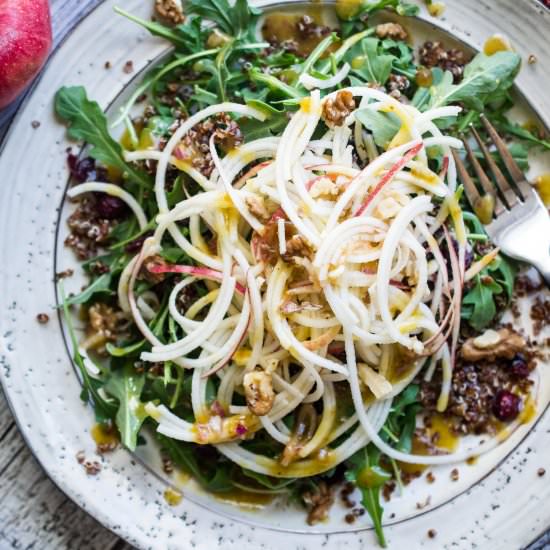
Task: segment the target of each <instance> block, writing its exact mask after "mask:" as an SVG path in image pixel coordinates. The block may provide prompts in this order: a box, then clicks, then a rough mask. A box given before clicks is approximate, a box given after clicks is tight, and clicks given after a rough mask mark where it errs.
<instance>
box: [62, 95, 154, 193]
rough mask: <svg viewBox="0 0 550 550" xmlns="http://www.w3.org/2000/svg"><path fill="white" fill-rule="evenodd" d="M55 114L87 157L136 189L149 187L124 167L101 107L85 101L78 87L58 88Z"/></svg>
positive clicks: (139, 175)
mask: <svg viewBox="0 0 550 550" xmlns="http://www.w3.org/2000/svg"><path fill="white" fill-rule="evenodd" d="M55 110H56V113H57V114H58V115H59V116H60V117H61V118H62V119H63V120H65V121H66V122H67V123H68V124H69V127H68V130H67V132H68V134H69V136H70V137H71V138H73V139H77V140H83V141H85V142H86V143H88V144H89V145H90V150H89V154H90V156H91V157H93V158H95V159H96V160H98V161H99V162H101V163H103V164H105V165H106V166H112V167H114V168H116V169H118V170H120V172H122V173H123V175H124V176H125V177H126V178H127V179H129V180H130V181H132V182H135V183H137V184H138V185H140V186H143V187H146V188H150V187H152V180H151V178H150V177H149V176H148V175H147V174H144V173H143V172H141V171H140V170H137V169H136V168H134V167H133V166H131V165H130V164H127V163H126V161H125V160H124V158H123V156H122V147H121V146H120V144H119V143H118V142H116V141H115V140H114V139H113V138H112V137H111V136H110V134H109V131H108V130H107V119H106V118H105V115H104V114H103V111H102V110H101V107H100V106H99V105H98V104H97V103H96V102H95V101H90V100H89V99H88V97H87V95H86V90H85V89H84V88H83V87H82V86H74V87H70V88H67V87H63V88H60V89H59V90H58V91H57V93H56V94H55Z"/></svg>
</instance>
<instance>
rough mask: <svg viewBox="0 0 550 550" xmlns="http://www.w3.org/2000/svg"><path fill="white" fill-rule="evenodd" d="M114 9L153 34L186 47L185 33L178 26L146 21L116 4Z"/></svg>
mask: <svg viewBox="0 0 550 550" xmlns="http://www.w3.org/2000/svg"><path fill="white" fill-rule="evenodd" d="M114 10H115V12H116V13H118V14H119V15H122V16H124V17H126V18H127V19H129V20H130V21H133V22H134V23H137V24H138V25H141V26H142V27H143V28H145V29H147V30H148V31H149V32H150V33H151V34H152V35H153V36H159V37H160V38H164V39H166V40H168V41H170V42H172V44H174V45H175V46H179V47H181V48H183V49H187V46H188V41H187V39H186V38H185V35H183V34H181V33H180V32H179V30H178V27H173V28H172V27H167V26H166V25H163V24H162V23H157V22H156V21H147V20H145V19H141V17H137V16H136V15H132V14H131V13H128V12H127V11H125V10H123V9H121V8H119V7H118V6H115V7H114Z"/></svg>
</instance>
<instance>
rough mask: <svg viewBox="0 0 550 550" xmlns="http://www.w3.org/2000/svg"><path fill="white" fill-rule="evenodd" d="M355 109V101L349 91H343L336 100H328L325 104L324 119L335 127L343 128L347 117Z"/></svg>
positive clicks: (337, 95)
mask: <svg viewBox="0 0 550 550" xmlns="http://www.w3.org/2000/svg"><path fill="white" fill-rule="evenodd" d="M354 109H355V100H354V99H353V95H352V93H351V92H350V91H348V90H342V91H341V92H338V93H337V94H336V97H335V98H334V99H327V100H326V101H325V103H324V104H323V118H324V119H325V122H326V123H327V124H329V125H333V126H342V124H344V121H345V120H346V118H347V116H348V115H349V114H350V113H351V112H352V111H353V110H354Z"/></svg>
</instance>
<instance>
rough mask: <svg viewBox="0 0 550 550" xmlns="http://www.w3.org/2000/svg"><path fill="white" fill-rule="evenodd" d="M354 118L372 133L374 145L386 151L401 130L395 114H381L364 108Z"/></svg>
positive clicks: (399, 121)
mask: <svg viewBox="0 0 550 550" xmlns="http://www.w3.org/2000/svg"><path fill="white" fill-rule="evenodd" d="M356 117H357V119H358V120H359V122H360V123H361V124H362V125H363V126H365V128H367V129H368V130H370V131H371V132H372V135H373V137H374V141H375V143H376V145H378V146H379V147H382V148H383V149H387V147H388V145H389V143H390V142H391V140H392V139H393V138H394V136H395V134H397V132H399V129H400V128H401V120H400V119H399V117H398V116H397V115H396V114H395V113H381V112H380V111H375V110H374V109H369V108H368V107H366V108H365V109H360V110H358V111H357V112H356Z"/></svg>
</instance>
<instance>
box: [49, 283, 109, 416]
mask: <svg viewBox="0 0 550 550" xmlns="http://www.w3.org/2000/svg"><path fill="white" fill-rule="evenodd" d="M59 291H60V294H61V302H62V307H63V316H64V317H65V323H66V324H67V331H68V332H69V338H70V340H71V346H72V348H73V360H74V362H75V364H76V366H77V367H78V370H79V371H80V375H81V377H82V391H81V393H80V398H81V399H82V400H83V401H89V400H90V398H91V402H92V405H93V407H94V412H95V416H96V420H97V421H98V422H99V423H105V422H107V421H108V420H112V419H113V418H114V417H115V414H116V406H115V404H114V403H111V402H109V401H107V400H106V399H104V398H103V397H102V396H101V394H100V393H99V389H100V388H101V387H103V385H104V381H103V380H102V379H100V378H92V376H90V373H89V372H88V369H87V368H86V365H85V364H84V359H83V357H82V355H80V353H79V351H78V341H77V339H76V334H75V332H74V327H73V323H72V319H71V312H70V311H69V303H68V302H67V299H66V297H65V291H64V288H63V284H62V283H60V284H59Z"/></svg>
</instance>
